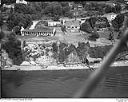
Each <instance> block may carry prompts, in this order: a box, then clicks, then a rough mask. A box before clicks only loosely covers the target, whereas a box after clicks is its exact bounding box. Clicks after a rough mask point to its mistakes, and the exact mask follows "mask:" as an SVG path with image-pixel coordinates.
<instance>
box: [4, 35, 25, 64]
mask: <svg viewBox="0 0 128 102" xmlns="http://www.w3.org/2000/svg"><path fill="white" fill-rule="evenodd" d="M7 38H8V40H7V41H6V42H5V43H4V44H2V49H5V50H6V52H7V53H8V55H9V58H11V59H12V60H13V64H15V65H20V64H21V63H22V61H23V57H22V51H21V42H20V41H19V40H18V39H17V38H16V35H15V33H11V34H9V35H8V36H7Z"/></svg>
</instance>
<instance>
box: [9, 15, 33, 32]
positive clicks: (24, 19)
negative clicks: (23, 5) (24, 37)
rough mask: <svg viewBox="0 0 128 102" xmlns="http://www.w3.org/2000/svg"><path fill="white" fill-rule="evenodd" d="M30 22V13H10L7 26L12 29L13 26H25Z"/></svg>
mask: <svg viewBox="0 0 128 102" xmlns="http://www.w3.org/2000/svg"><path fill="white" fill-rule="evenodd" d="M31 23H32V19H31V15H29V14H22V13H12V14H10V15H9V17H8V19H7V24H8V25H7V26H8V28H9V30H12V29H13V27H15V26H21V25H22V26H23V27H24V28H27V27H28V26H29V25H30V24H31Z"/></svg>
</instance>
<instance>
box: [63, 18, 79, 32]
mask: <svg viewBox="0 0 128 102" xmlns="http://www.w3.org/2000/svg"><path fill="white" fill-rule="evenodd" d="M65 26H66V29H67V30H70V31H71V32H76V31H78V30H79V28H80V21H78V20H76V21H75V20H73V21H66V22H65Z"/></svg>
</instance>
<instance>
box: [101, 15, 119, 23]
mask: <svg viewBox="0 0 128 102" xmlns="http://www.w3.org/2000/svg"><path fill="white" fill-rule="evenodd" d="M116 16H117V14H115V13H108V14H104V15H103V17H106V18H107V19H108V21H109V22H110V21H112V20H113V19H115V17H116Z"/></svg>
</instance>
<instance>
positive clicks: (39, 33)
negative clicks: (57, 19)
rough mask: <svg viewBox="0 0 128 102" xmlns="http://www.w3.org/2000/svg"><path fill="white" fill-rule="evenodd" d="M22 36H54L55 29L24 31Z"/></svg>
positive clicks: (44, 28) (45, 28)
mask: <svg viewBox="0 0 128 102" xmlns="http://www.w3.org/2000/svg"><path fill="white" fill-rule="evenodd" d="M21 35H22V36H45V37H46V36H54V35H55V29H54V28H47V27H43V28H41V29H24V30H22V31H21Z"/></svg>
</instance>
